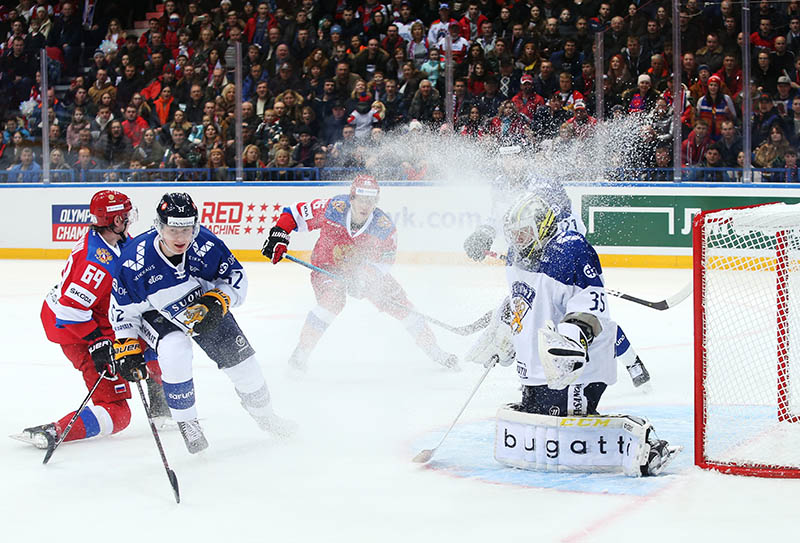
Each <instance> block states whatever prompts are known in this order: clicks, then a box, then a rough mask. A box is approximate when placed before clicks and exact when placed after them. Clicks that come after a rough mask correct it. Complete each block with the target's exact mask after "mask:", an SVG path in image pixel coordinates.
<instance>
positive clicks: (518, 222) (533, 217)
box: [503, 193, 557, 259]
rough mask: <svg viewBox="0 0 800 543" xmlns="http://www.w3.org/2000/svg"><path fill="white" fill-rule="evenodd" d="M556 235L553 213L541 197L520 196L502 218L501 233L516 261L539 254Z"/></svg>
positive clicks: (531, 194)
mask: <svg viewBox="0 0 800 543" xmlns="http://www.w3.org/2000/svg"><path fill="white" fill-rule="evenodd" d="M556 232H557V227H556V214H555V213H554V212H553V209H552V208H551V207H550V206H549V205H548V204H547V202H545V201H544V200H543V199H542V198H540V197H539V196H537V195H536V194H533V193H527V194H524V195H522V196H521V197H520V198H519V199H518V200H517V201H516V202H515V203H514V204H513V205H512V206H511V207H510V208H509V210H508V211H506V214H505V216H504V217H503V233H504V234H505V238H506V241H507V242H508V246H509V247H513V248H514V249H515V252H516V254H517V256H518V257H519V258H520V259H524V258H531V257H532V256H533V255H534V253H538V252H541V251H542V250H543V249H544V246H545V245H546V244H547V242H548V241H550V238H552V237H553V236H554V235H555V234H556Z"/></svg>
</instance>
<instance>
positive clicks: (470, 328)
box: [283, 253, 492, 336]
mask: <svg viewBox="0 0 800 543" xmlns="http://www.w3.org/2000/svg"><path fill="white" fill-rule="evenodd" d="M283 258H285V259H287V260H291V261H292V262H294V263H296V264H300V265H301V266H304V267H306V268H308V269H309V270H313V271H316V272H319V273H322V274H325V275H327V276H329V277H333V278H334V279H336V280H337V281H341V282H344V279H343V278H342V277H341V276H340V275H337V274H335V273H333V272H331V271H328V270H326V269H323V268H320V267H319V266H315V265H314V264H311V263H310V262H306V261H305V260H300V259H299V258H297V257H295V256H292V255H290V254H288V253H286V254H284V255H283ZM389 302H391V303H393V304H394V305H396V306H398V307H402V308H403V309H406V310H407V311H409V312H410V313H414V314H415V315H419V316H420V317H422V318H423V319H425V320H426V321H428V322H429V323H431V324H435V325H436V326H438V327H440V328H444V329H445V330H447V331H449V332H453V333H454V334H458V335H461V336H468V335H470V334H474V333H475V332H477V331H479V330H483V329H484V328H486V327H487V326H488V325H489V322H491V320H492V312H491V311H489V312H487V313H486V314H485V315H483V316H481V318H479V319H478V320H476V321H475V322H472V323H470V324H465V325H464V326H451V325H449V324H447V323H445V322H442V321H440V320H438V319H434V318H433V317H430V316H428V315H425V314H424V313H420V312H419V311H416V310H414V309H411V308H410V307H407V306H405V305H403V304H401V303H400V302H396V301H394V300H392V299H389Z"/></svg>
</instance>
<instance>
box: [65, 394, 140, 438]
mask: <svg viewBox="0 0 800 543" xmlns="http://www.w3.org/2000/svg"><path fill="white" fill-rule="evenodd" d="M74 414H75V412H74V411H73V412H72V413H69V414H68V415H66V416H64V417H62V418H61V419H60V420H59V421H58V422H56V428H57V430H58V433H59V435H60V434H61V432H62V431H63V429H64V428H66V427H67V424H69V421H70V420H72V416H73V415H74ZM130 421H131V410H130V408H129V407H128V402H127V401H120V402H114V403H108V404H101V405H87V406H86V407H85V408H84V409H83V411H82V412H81V414H80V415H79V416H78V418H77V419H76V420H75V424H73V425H72V429H71V430H70V432H69V434H68V435H67V437H66V439H64V441H75V440H78V439H87V438H90V437H95V436H107V435H110V434H116V433H117V432H119V431H121V430H124V429H125V428H127V427H128V424H129V423H130Z"/></svg>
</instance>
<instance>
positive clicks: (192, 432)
mask: <svg viewBox="0 0 800 543" xmlns="http://www.w3.org/2000/svg"><path fill="white" fill-rule="evenodd" d="M178 429H179V430H180V431H181V435H182V436H183V441H184V442H185V443H186V449H187V450H188V451H189V453H190V454H196V453H199V452H200V451H202V450H205V449H206V448H208V441H207V440H206V436H204V435H203V429H202V428H200V423H199V422H198V421H197V419H194V420H187V421H185V422H184V421H182V422H178Z"/></svg>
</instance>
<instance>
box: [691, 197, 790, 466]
mask: <svg viewBox="0 0 800 543" xmlns="http://www.w3.org/2000/svg"><path fill="white" fill-rule="evenodd" d="M694 283H695V464H697V465H698V466H700V467H703V468H711V469H718V470H721V471H724V472H727V473H734V474H739V475H755V476H762V477H800V424H798V422H800V418H799V417H800V205H786V204H767V205H762V206H755V207H748V208H741V209H723V210H719V211H709V212H705V213H703V214H701V215H699V216H698V217H696V219H695V222H694Z"/></svg>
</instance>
